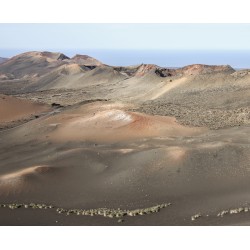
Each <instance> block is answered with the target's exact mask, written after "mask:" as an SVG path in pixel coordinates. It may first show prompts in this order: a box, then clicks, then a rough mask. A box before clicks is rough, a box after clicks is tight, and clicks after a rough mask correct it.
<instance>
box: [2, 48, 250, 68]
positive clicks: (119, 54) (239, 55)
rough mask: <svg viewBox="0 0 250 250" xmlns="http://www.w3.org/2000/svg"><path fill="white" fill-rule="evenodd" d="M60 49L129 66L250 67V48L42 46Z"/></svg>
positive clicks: (7, 52) (13, 52)
mask: <svg viewBox="0 0 250 250" xmlns="http://www.w3.org/2000/svg"><path fill="white" fill-rule="evenodd" d="M34 50H36V49H30V50H28V49H27V50H23V49H13V50H1V49H0V57H7V58H10V57H12V56H15V55H17V54H20V53H23V52H27V51H34ZM42 51H52V52H61V53H64V54H65V55H67V56H69V57H72V56H74V55H75V54H84V55H89V56H92V57H94V58H96V59H98V60H100V61H101V62H103V63H104V64H108V65H112V66H129V65H137V64H142V63H144V64H156V65H158V66H161V67H183V66H186V65H190V64H208V65H230V66H232V67H233V68H235V69H244V68H250V50H247V51H244V50H230V51H229V50H228V51H227V50H106V49H105V50H102V49H98V50H97V49H96V50H91V49H43V50H42Z"/></svg>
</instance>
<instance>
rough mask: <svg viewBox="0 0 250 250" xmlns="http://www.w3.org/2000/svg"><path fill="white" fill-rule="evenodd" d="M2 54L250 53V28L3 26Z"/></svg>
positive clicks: (0, 31) (206, 25) (100, 25)
mask: <svg viewBox="0 0 250 250" xmlns="http://www.w3.org/2000/svg"><path fill="white" fill-rule="evenodd" d="M0 34H1V36H0V49H1V50H13V49H23V50H47V49H53V50H59V49H118V50H119V49H123V50H124V49H127V50H149V49H150V50H250V24H0Z"/></svg>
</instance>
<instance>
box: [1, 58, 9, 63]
mask: <svg viewBox="0 0 250 250" xmlns="http://www.w3.org/2000/svg"><path fill="white" fill-rule="evenodd" d="M7 60H8V58H4V57H0V63H3V62H5V61H7Z"/></svg>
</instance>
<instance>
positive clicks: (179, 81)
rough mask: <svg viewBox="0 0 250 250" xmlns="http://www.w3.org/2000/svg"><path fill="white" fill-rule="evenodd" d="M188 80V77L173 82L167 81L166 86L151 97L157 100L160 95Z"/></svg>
mask: <svg viewBox="0 0 250 250" xmlns="http://www.w3.org/2000/svg"><path fill="white" fill-rule="evenodd" d="M185 82H186V77H183V78H180V79H177V80H174V81H173V82H169V83H167V84H166V85H165V86H163V87H162V88H159V89H158V90H157V92H156V93H154V94H153V96H152V97H151V98H150V100H155V99H157V98H159V97H160V96H162V95H164V94H166V93H167V92H168V91H170V90H171V89H174V88H176V87H180V86H181V85H182V84H185Z"/></svg>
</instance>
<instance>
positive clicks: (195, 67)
mask: <svg viewBox="0 0 250 250" xmlns="http://www.w3.org/2000/svg"><path fill="white" fill-rule="evenodd" d="M220 72H221V73H229V74H232V73H234V72H235V70H234V69H233V68H232V67H231V66H229V65H219V66H216V65H205V64H192V65H188V66H185V67H183V68H178V69H169V68H157V69H156V70H155V73H156V74H157V75H158V76H160V77H171V76H188V75H201V74H210V73H220Z"/></svg>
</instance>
